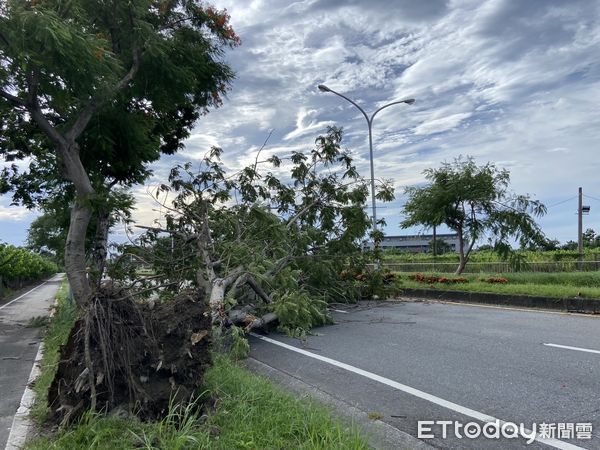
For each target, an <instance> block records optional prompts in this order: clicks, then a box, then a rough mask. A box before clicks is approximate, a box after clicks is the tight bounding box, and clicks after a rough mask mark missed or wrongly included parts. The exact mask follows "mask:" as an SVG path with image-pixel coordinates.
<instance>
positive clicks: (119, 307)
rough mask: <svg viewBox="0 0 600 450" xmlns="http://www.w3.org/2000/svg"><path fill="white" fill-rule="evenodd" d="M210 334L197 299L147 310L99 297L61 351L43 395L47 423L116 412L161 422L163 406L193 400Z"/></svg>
mask: <svg viewBox="0 0 600 450" xmlns="http://www.w3.org/2000/svg"><path fill="white" fill-rule="evenodd" d="M210 330H211V319H210V313H209V312H208V309H207V306H206V302H205V296H204V293H201V292H197V291H195V292H189V293H182V294H179V295H178V296H176V297H175V298H174V299H172V300H170V301H168V302H164V303H157V304H156V305H155V306H153V307H152V306H151V305H149V304H139V303H137V302H136V301H134V300H133V299H132V298H131V297H129V296H128V295H127V294H126V293H125V292H124V291H121V290H118V289H114V288H111V289H104V290H102V291H100V292H99V293H98V294H97V295H96V296H95V297H94V298H93V300H92V301H91V302H90V304H89V305H88V306H87V307H86V309H85V311H84V313H83V315H82V318H80V319H79V320H78V321H77V322H76V323H75V326H74V327H73V329H72V330H71V333H70V335H69V338H68V340H67V343H66V345H64V346H63V347H62V349H61V357H60V362H59V365H58V370H57V373H56V376H55V378H54V381H53V382H52V386H51V387H50V391H49V394H48V403H49V406H50V410H51V412H52V417H53V418H54V419H55V420H56V421H57V422H62V423H65V422H72V421H74V420H76V419H77V418H79V417H80V416H81V414H82V413H83V412H84V411H86V410H90V409H91V410H93V411H100V412H103V413H108V412H110V411H112V410H114V409H116V408H118V409H119V410H120V409H122V408H123V409H125V410H126V411H130V412H132V413H134V414H135V415H136V416H137V417H139V418H141V419H142V420H152V419H158V418H161V417H163V416H164V415H165V414H166V413H167V410H168V407H169V402H170V401H171V400H173V401H175V402H177V403H180V402H186V401H189V400H190V399H192V398H193V397H194V396H195V395H197V394H198V389H199V388H200V387H201V385H202V382H203V375H204V373H205V371H206V370H207V369H208V368H209V366H210V364H211V358H210V353H209V344H210Z"/></svg>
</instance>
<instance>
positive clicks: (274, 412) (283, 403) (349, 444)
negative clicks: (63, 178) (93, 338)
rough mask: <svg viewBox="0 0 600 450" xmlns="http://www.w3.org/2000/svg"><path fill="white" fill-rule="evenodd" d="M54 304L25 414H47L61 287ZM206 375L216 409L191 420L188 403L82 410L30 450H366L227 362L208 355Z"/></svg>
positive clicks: (326, 416)
mask: <svg viewBox="0 0 600 450" xmlns="http://www.w3.org/2000/svg"><path fill="white" fill-rule="evenodd" d="M58 298H59V307H58V309H57V312H56V314H55V316H54V319H53V321H52V323H51V325H50V328H49V330H48V332H47V334H46V337H45V345H46V353H45V354H44V359H43V363H42V364H43V368H42V375H41V377H40V378H39V379H38V381H37V382H36V384H35V391H36V394H37V395H38V401H37V403H36V406H35V408H34V412H33V415H34V417H35V418H36V419H38V421H39V420H43V419H44V418H45V417H46V416H47V408H46V406H45V403H46V392H47V390H48V387H49V386H50V383H51V382H52V378H53V376H54V371H55V369H56V364H57V359H58V354H57V350H58V348H59V346H60V344H61V343H63V342H65V341H66V339H67V336H68V332H69V329H70V327H71V326H72V324H73V321H74V318H75V310H74V307H72V306H70V305H69V304H68V302H67V301H66V290H65V288H64V286H63V287H62V288H61V291H60V293H59V296H58ZM214 359H215V361H214V365H213V367H211V368H210V369H209V371H208V372H207V374H206V378H205V381H206V384H205V391H204V392H203V393H201V394H202V396H203V398H205V399H216V405H217V406H216V408H215V409H214V410H213V411H209V412H208V413H207V415H205V416H203V417H201V418H199V417H198V416H197V414H196V413H195V412H194V410H193V408H186V409H182V408H181V407H178V406H176V405H173V406H172V408H171V412H170V414H169V415H168V416H167V417H166V418H165V419H163V420H162V421H160V422H156V423H141V422H140V421H138V420H136V419H135V418H119V417H102V416H98V415H92V414H88V415H85V416H84V417H83V419H82V420H81V421H80V422H79V424H78V425H76V426H73V427H69V428H63V429H61V430H59V431H58V432H57V433H55V434H54V435H52V436H50V437H41V438H38V439H36V440H35V441H32V442H30V443H29V444H28V445H27V447H26V448H28V449H30V450H42V449H43V450H47V449H56V450H59V449H64V450H72V449H110V450H125V449H140V448H141V449H148V450H150V449H165V450H178V449H181V450H183V449H217V450H218V449H223V450H225V449H227V450H229V449H259V448H260V449H332V448H335V449H367V448H369V447H368V444H367V441H366V440H365V438H364V437H362V436H360V435H359V432H358V430H357V428H356V427H355V426H347V425H345V424H344V423H342V422H340V421H338V420H335V419H333V418H332V416H331V412H330V411H329V410H328V409H326V408H325V407H323V406H321V405H318V404H316V403H314V402H311V401H308V400H306V399H298V398H296V397H294V396H292V395H289V394H286V393H284V392H283V391H281V390H279V389H277V388H275V387H274V386H273V385H272V384H271V383H270V382H269V381H267V380H266V379H264V378H261V377H258V376H255V375H253V374H251V373H249V372H247V371H246V370H244V369H242V368H241V367H239V366H238V365H236V364H235V363H233V362H232V361H231V360H229V359H227V358H224V357H221V356H218V355H217V356H215V358H214Z"/></svg>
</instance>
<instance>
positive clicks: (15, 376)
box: [0, 274, 64, 449]
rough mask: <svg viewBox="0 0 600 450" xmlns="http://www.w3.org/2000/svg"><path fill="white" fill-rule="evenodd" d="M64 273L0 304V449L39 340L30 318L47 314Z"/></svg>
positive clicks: (38, 331) (21, 395) (28, 373)
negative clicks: (30, 326)
mask: <svg viewBox="0 0 600 450" xmlns="http://www.w3.org/2000/svg"><path fill="white" fill-rule="evenodd" d="M63 277H64V274H58V275H55V276H54V277H52V278H51V279H50V280H48V281H46V282H44V283H41V284H39V285H38V286H36V287H34V288H33V289H30V290H29V291H27V292H25V293H24V294H21V295H19V296H17V297H16V298H15V299H12V300H9V301H5V302H3V303H0V449H3V448H5V446H6V443H7V440H8V438H9V435H10V430H11V427H12V426H13V419H14V416H15V413H16V411H17V409H18V407H19V404H20V402H21V398H22V397H23V392H24V391H25V388H26V386H27V382H28V378H29V375H30V373H31V369H32V367H33V361H34V359H35V356H36V354H37V351H38V348H39V344H40V341H41V337H40V331H41V330H40V329H39V328H27V326H26V325H27V324H28V322H29V320H30V319H31V318H32V317H38V316H46V315H48V312H49V309H50V306H51V305H52V304H53V302H54V297H55V295H56V292H57V290H58V288H59V286H60V284H61V282H62V279H63Z"/></svg>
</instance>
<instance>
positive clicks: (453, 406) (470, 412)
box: [250, 333, 583, 450]
mask: <svg viewBox="0 0 600 450" xmlns="http://www.w3.org/2000/svg"><path fill="white" fill-rule="evenodd" d="M250 334H251V335H252V336H254V337H256V338H258V339H261V340H263V341H265V342H269V343H271V344H274V345H278V346H279V347H283V348H285V349H287V350H291V351H293V352H296V353H300V354H301V355H304V356H308V357H309V358H314V359H317V360H319V361H322V362H325V363H327V364H331V365H332V366H335V367H339V368H340V369H344V370H347V371H349V372H352V373H355V374H357V375H362V376H363V377H366V378H369V379H370V380H373V381H377V382H379V383H382V384H385V385H387V386H390V387H393V388H394V389H398V390H399V391H402V392H406V393H407V394H410V395H414V396H415V397H419V398H421V399H423V400H427V401H428V402H431V403H434V404H436V405H439V406H442V407H444V408H447V409H450V410H452V411H455V412H457V413H459V414H463V415H465V416H468V417H472V418H473V419H476V420H479V421H481V422H486V423H488V422H496V421H498V422H499V423H500V424H505V423H507V422H506V421H503V420H500V419H498V418H496V417H494V416H490V415H488V414H484V413H482V412H479V411H476V410H474V409H470V408H467V407H465V406H461V405H459V404H457V403H453V402H450V401H448V400H444V399H443V398H440V397H437V396H435V395H432V394H428V393H427V392H423V391H420V390H419V389H415V388H412V387H410V386H407V385H405V384H402V383H398V382H397V381H394V380H390V379H389V378H385V377H382V376H381V375H377V374H374V373H372V372H368V371H366V370H363V369H360V368H358V367H354V366H351V365H350V364H346V363H343V362H340V361H336V360H335V359H331V358H327V357H326V356H321V355H317V354H316V353H312V352H309V351H306V350H303V349H301V348H297V347H294V346H292V345H288V344H285V343H283V342H280V341H276V340H275V339H271V338H268V337H266V336H260V335H258V334H255V333H250ZM524 432H525V433H529V434H530V435H531V433H532V432H531V431H530V430H525V431H524ZM535 440H536V441H538V442H541V443H543V444H546V445H549V446H551V447H554V448H560V449H565V450H567V449H570V450H575V449H583V447H578V446H576V445H573V444H569V443H567V442H563V441H560V440H558V439H548V438H543V437H539V435H538V436H536V438H535Z"/></svg>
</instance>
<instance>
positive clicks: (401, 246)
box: [366, 234, 458, 253]
mask: <svg viewBox="0 0 600 450" xmlns="http://www.w3.org/2000/svg"><path fill="white" fill-rule="evenodd" d="M436 239H437V240H438V242H439V241H444V242H446V243H447V244H448V245H449V246H450V248H451V249H452V251H454V252H458V234H437V235H436ZM432 240H433V234H412V235H405V236H384V237H383V240H382V241H381V249H382V250H388V249H395V250H400V251H404V252H410V253H425V252H429V251H431V249H430V247H429V243H430V242H431V241H432ZM366 247H367V248H371V243H368V244H367V246H366Z"/></svg>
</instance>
